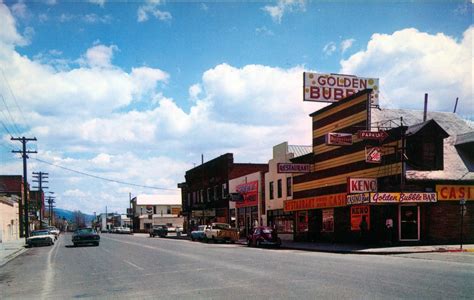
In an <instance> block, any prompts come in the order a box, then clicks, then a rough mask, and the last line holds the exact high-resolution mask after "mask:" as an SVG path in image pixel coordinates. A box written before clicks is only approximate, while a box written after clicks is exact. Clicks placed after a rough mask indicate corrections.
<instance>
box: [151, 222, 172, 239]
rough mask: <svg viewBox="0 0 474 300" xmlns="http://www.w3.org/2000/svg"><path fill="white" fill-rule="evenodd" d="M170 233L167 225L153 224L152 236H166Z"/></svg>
mask: <svg viewBox="0 0 474 300" xmlns="http://www.w3.org/2000/svg"><path fill="white" fill-rule="evenodd" d="M167 235H168V227H167V226H166V225H153V227H152V228H151V229H150V237H155V236H159V237H165V236H167Z"/></svg>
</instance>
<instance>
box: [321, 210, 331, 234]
mask: <svg viewBox="0 0 474 300" xmlns="http://www.w3.org/2000/svg"><path fill="white" fill-rule="evenodd" d="M322 231H323V232H334V208H328V209H323V228H322Z"/></svg>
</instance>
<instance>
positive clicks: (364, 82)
mask: <svg viewBox="0 0 474 300" xmlns="http://www.w3.org/2000/svg"><path fill="white" fill-rule="evenodd" d="M303 85H304V99H303V100H304V101H316V102H338V101H339V100H342V99H344V98H346V97H349V96H350V95H352V94H355V93H357V92H359V91H362V90H365V89H372V90H373V92H372V95H371V99H370V102H371V104H372V105H378V102H379V79H378V78H361V77H356V76H351V75H341V74H317V73H308V72H304V73H303Z"/></svg>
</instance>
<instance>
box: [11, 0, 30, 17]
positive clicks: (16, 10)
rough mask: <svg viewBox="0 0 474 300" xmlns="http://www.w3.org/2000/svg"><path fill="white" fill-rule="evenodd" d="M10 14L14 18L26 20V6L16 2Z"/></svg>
mask: <svg viewBox="0 0 474 300" xmlns="http://www.w3.org/2000/svg"><path fill="white" fill-rule="evenodd" d="M11 12H12V13H13V15H14V16H16V17H19V18H23V19H24V18H26V17H27V15H28V11H27V7H26V4H25V3H23V2H17V3H15V4H13V5H12V7H11Z"/></svg>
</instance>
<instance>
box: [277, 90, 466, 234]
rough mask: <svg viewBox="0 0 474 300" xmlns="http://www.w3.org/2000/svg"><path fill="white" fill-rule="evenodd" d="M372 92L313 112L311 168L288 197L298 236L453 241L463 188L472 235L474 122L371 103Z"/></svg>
mask: <svg viewBox="0 0 474 300" xmlns="http://www.w3.org/2000/svg"><path fill="white" fill-rule="evenodd" d="M370 94H371V90H364V91H361V92H359V93H357V94H354V95H352V96H350V97H347V98H346V99H343V100H341V101H339V102H337V103H333V104H331V105H329V106H327V107H325V108H323V109H321V110H318V111H316V112H314V113H313V114H311V117H312V120H313V153H312V157H311V159H310V160H309V161H310V163H311V164H312V172H310V173H308V174H303V175H299V176H295V177H294V178H293V181H294V194H293V200H286V201H285V203H284V211H286V212H292V213H293V214H294V217H295V230H294V233H295V239H296V240H310V241H312V240H315V241H316V240H326V241H344V242H350V241H363V242H387V243H392V242H396V243H419V242H427V241H429V242H455V241H456V240H458V239H459V232H460V220H461V215H460V209H459V208H460V205H459V201H458V200H459V197H461V194H462V195H463V196H464V197H465V200H466V204H464V206H463V207H464V208H465V211H467V213H465V216H463V222H464V227H463V230H464V232H465V234H466V236H469V237H470V239H471V240H472V239H473V238H474V237H473V234H472V233H473V232H474V231H473V229H474V228H473V226H474V224H473V222H474V219H473V218H472V217H471V215H472V209H474V208H473V202H472V196H471V194H469V193H470V191H472V187H473V184H474V181H473V179H474V176H473V169H472V166H473V165H474V163H473V162H474V160H473V159H472V155H469V154H467V153H473V151H469V150H470V149H472V145H473V144H472V139H471V138H470V135H469V133H470V132H473V128H472V127H471V126H470V125H469V124H468V123H466V122H465V121H464V120H462V119H460V118H459V117H457V116H456V115H455V114H450V113H427V114H425V116H426V117H425V118H423V116H424V113H423V112H422V111H409V110H389V109H380V108H375V107H371V105H370ZM466 135H467V136H466ZM463 136H464V138H463ZM459 137H461V138H459ZM457 140H459V143H458V144H456V141H457ZM462 149H467V151H466V150H462ZM463 151H464V152H465V153H464V154H463ZM451 190H454V192H452V193H451V192H447V191H451ZM441 191H444V196H443V195H441ZM446 198H449V199H446ZM456 202H458V203H456ZM443 226H444V227H443ZM442 227H443V228H442ZM446 228H449V229H446Z"/></svg>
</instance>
